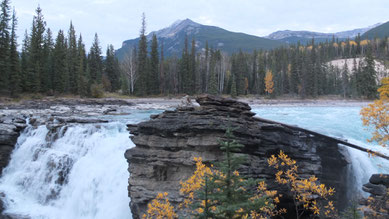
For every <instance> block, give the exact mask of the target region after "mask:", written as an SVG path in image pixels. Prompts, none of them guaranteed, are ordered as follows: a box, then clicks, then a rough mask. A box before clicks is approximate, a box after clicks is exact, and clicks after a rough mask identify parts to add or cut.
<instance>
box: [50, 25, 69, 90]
mask: <svg viewBox="0 0 389 219" xmlns="http://www.w3.org/2000/svg"><path fill="white" fill-rule="evenodd" d="M66 57H67V51H66V41H65V36H64V33H63V31H62V30H59V32H58V36H57V38H56V40H55V46H54V51H53V62H54V63H53V69H54V78H53V86H54V91H56V92H57V94H61V93H64V92H65V91H66V88H67V83H68V80H69V75H68V72H69V71H68V69H67V67H68V66H67V61H66Z"/></svg>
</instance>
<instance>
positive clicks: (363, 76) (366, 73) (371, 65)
mask: <svg viewBox="0 0 389 219" xmlns="http://www.w3.org/2000/svg"><path fill="white" fill-rule="evenodd" d="M364 62H365V65H364V66H363V68H362V69H361V71H360V73H359V74H358V75H357V83H358V87H359V94H360V95H362V96H363V97H367V98H369V99H371V98H374V97H376V95H377V83H376V77H377V73H376V71H375V62H374V58H373V55H372V51H371V49H369V50H368V51H367V53H366V57H365V60H364Z"/></svg>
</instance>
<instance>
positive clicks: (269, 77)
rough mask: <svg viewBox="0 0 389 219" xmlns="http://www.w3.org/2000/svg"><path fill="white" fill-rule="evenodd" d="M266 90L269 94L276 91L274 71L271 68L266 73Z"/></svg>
mask: <svg viewBox="0 0 389 219" xmlns="http://www.w3.org/2000/svg"><path fill="white" fill-rule="evenodd" d="M265 91H266V92H267V93H268V94H272V93H273V91H274V81H273V73H272V71H271V70H268V71H267V72H266V75H265Z"/></svg>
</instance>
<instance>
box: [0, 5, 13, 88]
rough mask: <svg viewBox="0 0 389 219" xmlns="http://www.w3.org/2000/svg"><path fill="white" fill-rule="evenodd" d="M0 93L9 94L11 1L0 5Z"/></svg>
mask: <svg viewBox="0 0 389 219" xmlns="http://www.w3.org/2000/svg"><path fill="white" fill-rule="evenodd" d="M0 10H1V11H0V93H7V92H8V84H9V82H8V79H9V75H8V73H9V55H10V25H9V21H10V20H11V9H10V6H9V0H2V1H1V5H0Z"/></svg>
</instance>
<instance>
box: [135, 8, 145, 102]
mask: <svg viewBox="0 0 389 219" xmlns="http://www.w3.org/2000/svg"><path fill="white" fill-rule="evenodd" d="M137 55H138V63H137V68H136V69H137V73H136V75H137V76H138V81H137V83H136V84H135V93H136V94H137V95H139V96H145V95H146V94H147V39H146V16H145V14H144V13H143V14H142V27H141V30H140V40H139V45H138V54H137Z"/></svg>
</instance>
